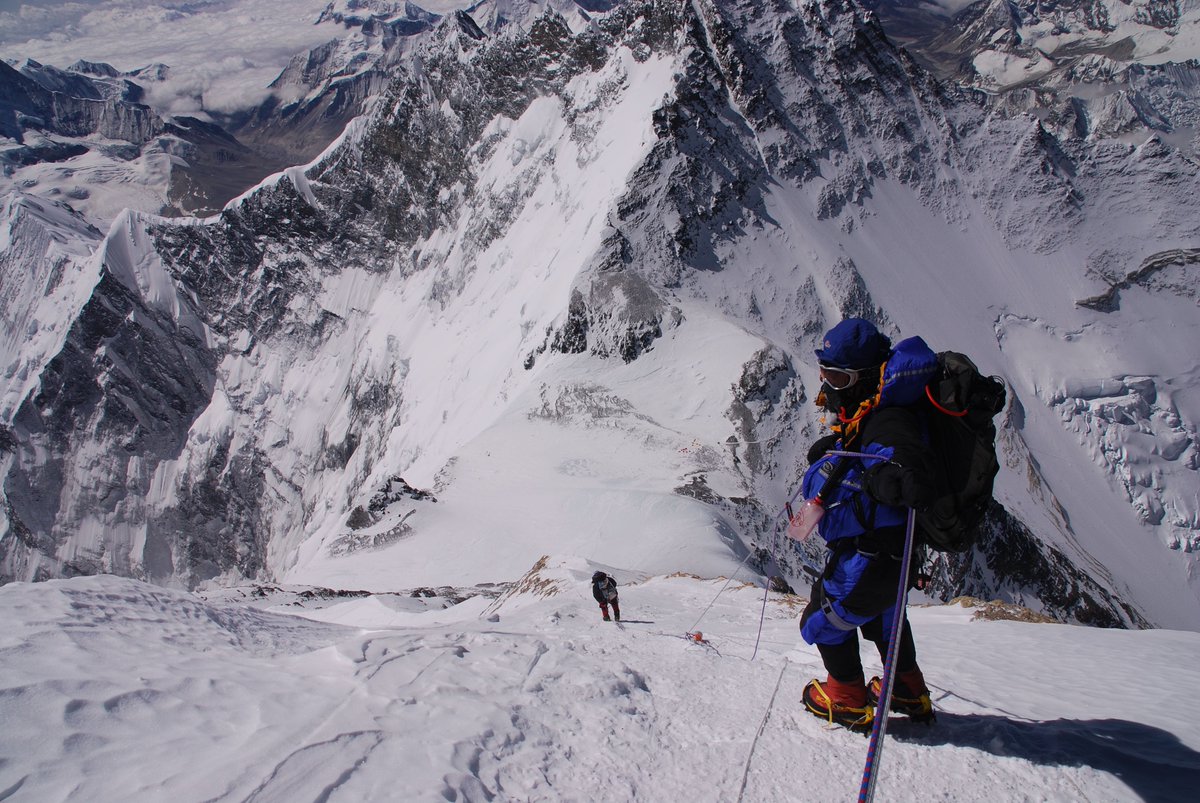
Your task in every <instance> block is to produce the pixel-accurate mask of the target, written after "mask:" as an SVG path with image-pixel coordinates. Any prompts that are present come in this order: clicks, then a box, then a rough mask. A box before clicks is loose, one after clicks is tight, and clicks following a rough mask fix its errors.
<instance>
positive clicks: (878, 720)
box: [858, 508, 917, 803]
mask: <svg viewBox="0 0 1200 803" xmlns="http://www.w3.org/2000/svg"><path fill="white" fill-rule="evenodd" d="M916 525H917V511H915V510H913V509H912V508H909V509H908V531H907V532H906V533H905V534H904V559H903V560H902V561H901V562H900V590H899V591H898V592H897V594H896V612H895V615H894V617H893V618H892V638H891V640H890V642H889V643H888V653H887V661H885V662H884V667H883V682H882V684H881V685H880V687H879V701H878V703H877V705H876V708H875V724H874V725H873V726H872V728H871V741H870V743H869V744H868V745H867V763H866V764H865V765H864V766H863V777H862V786H861V787H859V790H858V801H859V803H870V801H872V800H874V799H875V779H876V777H877V776H878V774H879V759H880V756H882V755H883V737H884V734H885V733H886V732H887V720H888V717H887V713H888V709H889V708H890V707H891V704H892V681H893V680H894V679H895V677H896V655H897V654H898V653H899V652H900V635H901V631H902V629H903V628H904V620H905V609H906V608H907V607H908V571H909V566H910V564H911V563H912V551H913V532H914V531H915V529H916ZM881 711H882V712H883V714H882V716H881V715H880V713H879V712H881Z"/></svg>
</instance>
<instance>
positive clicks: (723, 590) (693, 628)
mask: <svg viewBox="0 0 1200 803" xmlns="http://www.w3.org/2000/svg"><path fill="white" fill-rule="evenodd" d="M753 554H754V553H753V552H751V551H749V550H747V551H746V557H744V558H742V562H741V563H739V564H738V567H737V568H736V569H734V570H733V573H732V574H731V575H729V579H728V580H726V581H725V585H723V586H721V590H720V591H718V592H717V596H716V597H713V598H712V602H710V603H708V607H707V608H705V609H704V613H701V614H700V617H699V618H698V619H696V624H694V625H692V626H691V627H690V628H688V633H692V632H694V631H695V630H696V625H699V624H700V621H701V619H703V618H704V617H705V616H706V615H707V614H708V612H709V611H710V610H711V609H712V606H713V605H715V604H716V602H717V597H720V596H721V595H722V594H724V593H725V589H727V588H729V584H730V583H732V582H733V578H735V577H737V575H738V572H740V571H741V570H742V567H743V566H745V565H746V561H748V560H750V556H751V555H753Z"/></svg>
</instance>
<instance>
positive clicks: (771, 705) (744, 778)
mask: <svg viewBox="0 0 1200 803" xmlns="http://www.w3.org/2000/svg"><path fill="white" fill-rule="evenodd" d="M787 665H788V662H787V659H784V661H783V666H781V667H779V677H778V678H777V679H776V680H775V691H773V692H771V701H770V702H769V703H767V710H766V713H764V714H763V718H762V722H760V723H758V733H756V734H754V741H752V742H750V754H749V755H748V756H746V767H745V769H743V770H742V786H741V788H740V789H738V796H737V803H742V796H743V795H745V794H746V781H747V779H749V778H750V762H751V760H753V758H754V749H755V748H756V747H758V739H759V737H760V736H762V735H763V731H764V730H766V727H767V720H768V719H770V718H771V709H772V708H774V707H775V697H776V695H778V694H779V687H780V685H782V684H783V672H784V670H785V669H787Z"/></svg>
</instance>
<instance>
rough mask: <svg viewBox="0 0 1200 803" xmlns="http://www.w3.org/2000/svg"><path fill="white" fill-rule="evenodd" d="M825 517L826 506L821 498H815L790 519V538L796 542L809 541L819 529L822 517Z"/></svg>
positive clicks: (802, 506)
mask: <svg viewBox="0 0 1200 803" xmlns="http://www.w3.org/2000/svg"><path fill="white" fill-rule="evenodd" d="M824 515H825V506H824V505H823V504H822V503H821V497H819V496H814V497H813V498H812V499H809V500H808V501H806V502H805V503H804V504H803V505H801V506H800V510H799V512H797V513H796V514H795V515H793V516H792V517H791V518H789V519H788V528H787V534H788V538H791V539H793V540H795V541H807V540H808V537H809V536H810V535H812V534H813V532H814V531H816V529H817V524H819V523H820V521H821V517H822V516H824Z"/></svg>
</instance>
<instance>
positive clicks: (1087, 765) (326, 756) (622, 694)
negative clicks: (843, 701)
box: [0, 558, 1200, 803]
mask: <svg viewBox="0 0 1200 803" xmlns="http://www.w3.org/2000/svg"><path fill="white" fill-rule="evenodd" d="M596 565H597V564H595V563H591V562H588V561H584V560H582V559H579V558H562V559H549V560H547V561H544V562H541V563H540V564H539V565H538V566H537V567H534V570H533V571H531V572H530V574H529V575H528V576H527V577H526V578H525V579H524V581H523V582H522V583H520V584H518V585H517V586H516V587H515V588H513V589H510V591H509V592H508V593H506V594H504V595H502V596H500V597H499V598H496V599H489V598H488V597H487V596H476V597H473V598H471V599H469V600H467V601H466V602H463V603H461V604H459V605H456V606H453V607H449V608H446V609H440V608H437V607H436V606H431V605H429V604H427V603H428V601H422V600H418V599H408V600H405V599H404V598H399V597H364V598H359V599H354V600H351V601H347V602H340V603H337V602H334V603H333V604H330V601H328V600H327V601H326V602H325V603H317V602H314V601H307V602H304V601H301V603H300V604H296V602H292V603H291V604H283V601H284V600H286V599H291V600H297V598H296V597H295V596H294V595H291V596H289V595H283V594H272V595H268V596H267V597H265V598H261V599H258V598H256V597H255V596H254V595H253V594H252V593H250V592H251V590H250V589H240V590H238V589H233V590H228V591H226V592H225V593H224V594H223V595H222V598H221V599H215V598H214V599H207V600H206V599H204V598H202V597H198V596H195V595H191V594H186V593H182V592H176V591H171V590H166V589H162V588H158V587H154V586H149V585H145V584H142V583H139V582H136V581H132V580H125V579H118V578H114V577H110V576H100V577H90V578H77V579H74V580H67V581H51V582H46V583H40V584H25V583H12V584H9V585H7V586H5V587H3V588H0V614H2V615H3V617H4V620H5V622H6V628H5V632H4V635H3V636H2V637H0V717H2V718H3V720H4V722H5V723H6V725H5V727H4V728H3V729H0V755H2V756H3V757H4V761H3V762H2V763H0V790H3V796H4V797H5V799H9V800H14V801H25V800H30V801H32V800H39V801H40V800H51V799H54V800H66V801H76V800H78V801H84V800H86V801H90V802H91V803H104V802H105V801H151V800H164V799H171V800H176V801H181V803H182V802H183V801H200V800H207V801H226V800H228V801H235V800H236V801H246V800H254V801H280V802H281V803H282V801H296V800H307V799H315V800H328V801H383V800H411V801H417V800H421V801H425V800H430V801H432V800H459V801H483V800H504V801H508V800H514V801H515V800H522V801H584V800H588V801H631V800H637V801H663V800H694V801H740V800H746V801H750V800H755V801H824V800H836V799H852V798H853V797H854V795H855V792H856V790H857V789H858V787H859V782H860V778H861V772H862V765H863V760H864V756H865V751H866V740H865V739H864V738H863V737H861V736H858V735H855V734H851V733H849V732H847V731H844V730H841V729H832V730H831V729H829V728H828V727H827V726H826V725H824V724H823V723H822V722H820V721H819V720H817V719H816V718H814V717H812V716H811V715H809V714H807V713H805V712H804V711H803V710H802V709H801V708H800V705H799V697H800V692H801V689H802V687H803V684H804V683H805V682H807V680H808V679H810V678H811V677H814V676H816V675H818V674H819V673H820V660H819V657H818V656H817V655H816V653H815V651H814V650H813V649H812V648H810V647H807V646H805V645H803V644H802V643H798V639H797V630H796V618H797V615H798V612H799V608H798V607H797V602H798V601H797V600H796V598H785V597H781V596H778V595H775V594H772V595H771V598H770V600H769V602H768V604H767V605H766V608H765V618H764V621H763V627H762V633H761V640H758V639H757V635H758V634H757V629H758V622H759V617H760V611H762V610H763V609H762V604H763V592H762V590H761V589H760V588H757V587H755V586H754V585H744V584H742V583H741V582H740V581H735V582H732V583H727V582H726V581H725V580H724V579H723V578H714V579H707V580H702V579H697V578H694V577H689V576H680V575H675V576H664V575H653V576H648V575H642V574H636V573H631V572H628V571H626V570H622V569H620V568H617V569H615V570H614V573H615V575H616V576H617V577H618V578H619V579H620V580H621V603H622V608H623V612H624V615H625V620H626V621H625V622H624V623H623V625H622V626H620V627H618V626H616V625H614V624H609V623H604V622H601V621H600V617H599V615H598V612H597V611H596V610H595V605H594V603H593V602H592V600H591V597H590V593H589V585H588V582H587V578H588V577H589V576H590V574H591V572H592V570H593V568H594V567H595V566H596ZM272 600H275V601H276V602H275V604H274V605H272ZM263 608H267V610H263ZM283 611H287V612H288V613H286V614H285V613H284V612H283ZM289 614H299V616H296V615H289ZM911 617H912V620H913V626H914V629H915V632H916V636H917V643H918V649H919V651H920V655H921V660H922V664H923V666H924V668H925V672H926V674H927V676H928V678H929V680H930V683H931V687H932V690H933V700H934V705H935V707H936V708H937V711H938V717H939V720H938V722H937V724H936V725H934V726H933V727H931V728H927V727H925V726H914V725H911V724H908V723H905V722H903V721H900V720H897V721H895V722H894V723H893V724H892V725H891V726H890V728H889V735H888V738H887V742H886V745H885V750H884V752H883V754H882V757H881V759H880V775H879V781H878V787H877V795H878V799H880V800H898V799H918V798H919V799H934V800H956V801H987V802H988V803H995V802H996V801H1028V800H1047V801H1067V800H1089V801H1101V800H1103V801H1133V800H1151V801H1185V800H1192V799H1193V792H1194V788H1195V784H1196V782H1197V780H1200V724H1198V723H1200V718H1198V717H1197V710H1196V707H1195V705H1194V703H1192V702H1191V701H1192V699H1193V698H1194V695H1193V694H1192V690H1193V689H1194V688H1195V687H1196V685H1197V683H1198V682H1200V660H1198V659H1200V635H1198V634H1196V633H1181V632H1171V631H1119V630H1099V629H1094V628H1081V627H1071V626H1065V625H1055V624H1030V623H1023V622H1016V621H985V620H975V619H973V618H972V610H969V609H964V608H962V607H958V606H956V605H951V606H945V607H942V606H938V607H914V608H912V610H911ZM697 630H699V631H700V632H701V633H702V634H703V638H704V639H705V640H706V642H707V643H697V642H696V641H694V640H691V639H689V638H687V637H686V634H688V633H694V632H696V631H697ZM756 641H757V650H756ZM864 659H865V661H866V668H867V671H868V672H872V671H878V669H879V664H878V661H877V659H876V657H875V656H873V655H871V656H866V655H865V654H864ZM1169 700H1174V701H1175V702H1168V701H1169Z"/></svg>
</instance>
